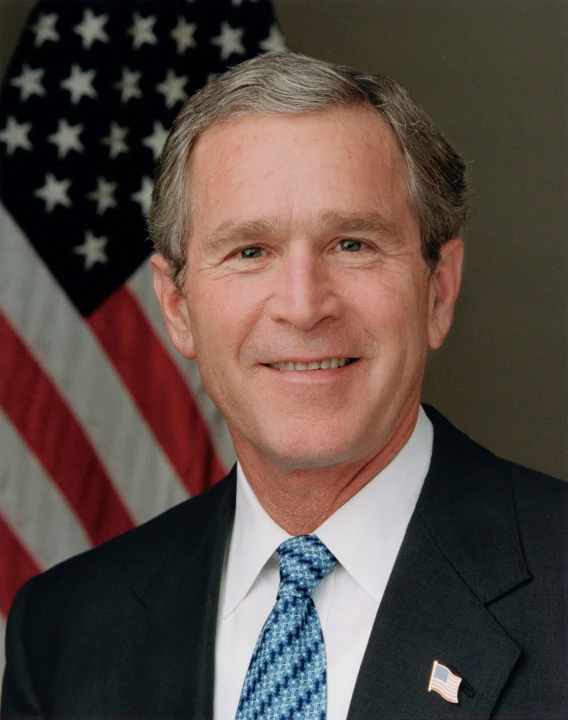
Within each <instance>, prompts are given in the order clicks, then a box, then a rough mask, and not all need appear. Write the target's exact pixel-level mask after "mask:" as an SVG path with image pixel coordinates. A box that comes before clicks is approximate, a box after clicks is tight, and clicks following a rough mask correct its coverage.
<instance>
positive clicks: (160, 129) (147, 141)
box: [142, 121, 168, 160]
mask: <svg viewBox="0 0 568 720" xmlns="http://www.w3.org/2000/svg"><path fill="white" fill-rule="evenodd" d="M167 137H168V131H167V130H166V128H165V127H164V126H163V125H162V123H161V122H157V121H156V122H155V123H154V132H153V133H152V134H151V135H148V137H145V138H144V140H142V144H143V145H145V146H146V147H149V148H150V149H151V150H152V152H153V153H154V160H157V159H158V157H159V156H160V153H161V152H162V148H163V147H164V143H165V142H166V138H167Z"/></svg>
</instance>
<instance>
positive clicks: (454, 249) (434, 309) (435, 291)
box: [428, 238, 464, 350]
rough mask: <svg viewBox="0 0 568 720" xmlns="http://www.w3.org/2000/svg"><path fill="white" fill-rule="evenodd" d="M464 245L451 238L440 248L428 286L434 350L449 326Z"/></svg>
mask: <svg viewBox="0 0 568 720" xmlns="http://www.w3.org/2000/svg"><path fill="white" fill-rule="evenodd" d="M463 256H464V245H463V242H462V240H460V238H452V239H451V240H448V241H447V242H445V243H444V244H443V245H442V247H441V248H440V261H439V263H438V266H437V267H436V270H435V271H434V273H433V275H432V277H431V278H430V280H429V283H430V299H429V312H428V345H429V347H430V348H431V349H432V350H437V349H438V348H439V347H440V346H441V345H442V343H443V342H444V339H445V337H446V335H447V334H448V332H449V330H450V327H451V325H452V319H453V315H454V307H455V304H456V300H457V298H458V293H459V290H460V285H461V277H462V268H463Z"/></svg>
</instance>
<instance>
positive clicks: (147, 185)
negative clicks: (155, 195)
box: [130, 175, 152, 215]
mask: <svg viewBox="0 0 568 720" xmlns="http://www.w3.org/2000/svg"><path fill="white" fill-rule="evenodd" d="M130 197H131V198H132V200H134V201H135V202H137V203H139V204H140V207H141V209H142V214H143V215H147V214H148V210H149V209H150V202H151V200H152V181H151V180H150V178H149V177H148V176H147V175H146V176H145V177H143V178H142V187H141V188H140V190H138V192H135V193H132V195H131V196H130Z"/></svg>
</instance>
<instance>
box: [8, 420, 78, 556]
mask: <svg viewBox="0 0 568 720" xmlns="http://www.w3.org/2000/svg"><path fill="white" fill-rule="evenodd" d="M0 446H1V447H3V448H5V449H6V450H7V449H8V448H9V452H4V453H3V458H2V465H1V467H2V470H1V480H0V507H1V508H2V514H3V515H4V518H5V519H6V521H7V522H8V523H9V524H10V525H11V526H12V528H13V530H14V531H15V532H16V533H17V535H18V537H19V539H20V541H21V542H22V544H23V545H25V547H26V549H27V550H28V551H29V552H30V554H31V555H32V556H33V557H34V558H35V559H36V561H37V562H38V564H39V565H40V566H41V567H42V568H48V567H51V566H52V565H55V563H58V562H61V561H62V560H66V559H67V558H68V557H71V555H76V554H77V553H80V552H82V551H83V550H88V549H89V548H90V547H91V543H90V542H89V539H88V537H87V535H86V533H85V531H84V530H83V526H82V525H81V523H80V521H79V520H78V518H77V517H76V515H75V513H74V512H73V510H72V508H71V507H70V506H69V504H68V503H67V500H66V499H65V498H64V497H63V495H62V494H61V492H60V491H59V488H58V487H57V486H56V485H54V484H53V483H52V482H51V479H50V478H49V477H48V476H47V475H46V474H45V472H44V470H43V468H42V467H41V465H40V464H39V462H38V461H37V460H36V458H35V456H34V455H32V453H30V452H29V449H28V447H27V445H26V444H25V443H24V441H23V440H22V438H21V437H20V435H19V434H18V433H17V431H16V430H15V428H14V427H13V425H12V424H11V422H10V421H9V420H8V418H7V417H6V416H5V415H4V413H3V412H2V411H1V410H0Z"/></svg>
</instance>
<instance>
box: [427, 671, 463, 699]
mask: <svg viewBox="0 0 568 720" xmlns="http://www.w3.org/2000/svg"><path fill="white" fill-rule="evenodd" d="M461 682H462V678H461V677H460V676H459V675H454V673H453V672H452V671H451V670H450V669H449V668H447V667H446V666H445V665H442V664H441V663H439V662H438V661H437V660H434V664H433V665H432V674H431V675H430V683H429V685H428V692H431V691H432V690H434V692H437V693H438V694H439V695H441V696H442V697H443V698H444V700H447V701H448V702H451V703H458V702H459V700H458V690H459V687H460V683H461Z"/></svg>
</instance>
